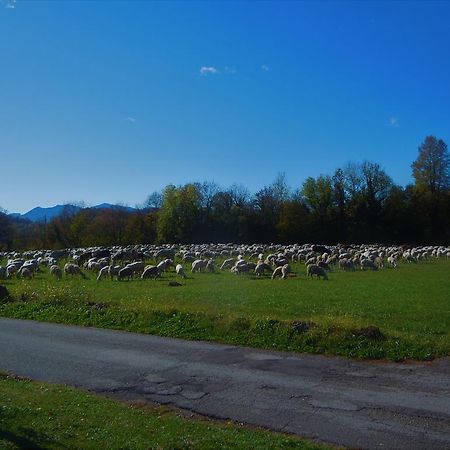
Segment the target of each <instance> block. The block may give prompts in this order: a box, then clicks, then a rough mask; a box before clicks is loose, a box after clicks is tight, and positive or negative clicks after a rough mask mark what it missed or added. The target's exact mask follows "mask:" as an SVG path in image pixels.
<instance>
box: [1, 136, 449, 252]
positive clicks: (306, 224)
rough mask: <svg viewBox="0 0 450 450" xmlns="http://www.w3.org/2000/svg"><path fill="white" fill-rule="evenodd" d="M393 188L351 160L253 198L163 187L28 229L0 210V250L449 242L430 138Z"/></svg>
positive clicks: (435, 144)
mask: <svg viewBox="0 0 450 450" xmlns="http://www.w3.org/2000/svg"><path fill="white" fill-rule="evenodd" d="M411 168H412V175H413V179H414V183H412V184H410V185H407V186H405V187H402V186H398V185H396V184H395V183H394V182H393V180H392V178H391V177H390V176H389V175H388V174H387V173H386V172H385V170H384V169H383V168H382V167H380V165H379V164H377V163H373V162H368V161H366V162H362V163H349V164H347V165H346V166H344V167H342V168H338V169H336V170H335V172H334V173H333V174H329V175H320V176H318V177H316V178H314V177H308V178H307V179H306V180H305V181H304V183H303V184H302V186H301V187H300V188H298V189H292V188H291V187H289V186H288V184H287V183H286V180H285V177H284V175H283V174H280V175H278V176H277V177H276V179H275V180H274V181H273V182H272V183H271V184H269V185H267V186H265V187H263V188H262V189H261V190H259V191H258V192H256V193H254V194H251V193H250V191H249V190H248V189H247V188H246V187H245V186H243V185H233V186H231V187H228V188H221V187H220V186H219V185H218V184H216V183H214V182H208V181H205V182H200V183H198V182H196V183H187V184H185V185H180V186H175V185H172V184H170V185H168V186H166V187H165V188H164V189H163V190H162V191H160V192H153V193H152V194H151V195H149V196H148V198H147V200H146V202H145V205H144V206H143V207H142V208H139V209H136V210H134V211H127V210H126V209H124V208H121V207H116V208H110V209H100V210H99V209H94V208H84V209H82V210H80V211H78V212H76V213H74V211H73V209H68V210H67V211H65V212H63V214H61V215H60V216H58V217H55V218H54V219H52V220H51V221H49V222H48V223H47V222H41V223H32V222H29V221H25V220H20V219H15V218H12V217H10V216H8V215H6V214H5V213H0V249H1V250H3V251H5V250H7V251H9V250H13V249H15V250H16V249H17V250H19V249H39V248H66V247H81V246H110V245H131V244H153V243H205V242H206V243H209V242H242V243H250V242H258V243H294V242H299V243H302V242H321V243H325V244H333V243H338V242H339V243H362V242H364V243H368V242H378V243H386V244H390V243H396V244H398V243H410V244H446V245H447V244H449V243H450V157H449V152H448V148H447V145H446V143H445V142H444V141H443V140H441V139H437V138H436V137H434V136H428V137H426V138H425V140H424V142H423V143H422V144H421V145H420V147H419V152H418V156H417V159H416V160H415V161H414V162H413V163H412V166H411Z"/></svg>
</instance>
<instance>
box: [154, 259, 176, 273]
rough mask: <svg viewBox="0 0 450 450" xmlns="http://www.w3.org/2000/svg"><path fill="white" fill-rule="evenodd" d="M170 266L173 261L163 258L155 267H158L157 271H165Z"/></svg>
mask: <svg viewBox="0 0 450 450" xmlns="http://www.w3.org/2000/svg"><path fill="white" fill-rule="evenodd" d="M170 266H173V261H172V260H171V259H164V260H162V261H161V262H160V263H158V265H157V266H156V267H158V270H159V272H160V273H161V272H165V271H166V270H167V269H168V268H169V267H170Z"/></svg>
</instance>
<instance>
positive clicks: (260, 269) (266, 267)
mask: <svg viewBox="0 0 450 450" xmlns="http://www.w3.org/2000/svg"><path fill="white" fill-rule="evenodd" d="M266 271H267V272H271V271H272V267H271V266H270V264H267V263H265V262H262V261H261V262H258V264H256V267H255V273H256V275H257V276H258V277H260V276H261V275H264V272H266Z"/></svg>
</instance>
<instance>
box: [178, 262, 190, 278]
mask: <svg viewBox="0 0 450 450" xmlns="http://www.w3.org/2000/svg"><path fill="white" fill-rule="evenodd" d="M175 272H176V273H177V275H178V276H180V277H181V278H187V277H186V273H185V272H184V269H183V266H182V265H181V264H177V266H176V267H175Z"/></svg>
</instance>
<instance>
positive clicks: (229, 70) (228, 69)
mask: <svg viewBox="0 0 450 450" xmlns="http://www.w3.org/2000/svg"><path fill="white" fill-rule="evenodd" d="M223 70H224V72H225V73H229V74H232V75H233V74H235V73H236V72H237V70H236V68H234V67H230V66H225V67H224V69H223Z"/></svg>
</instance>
